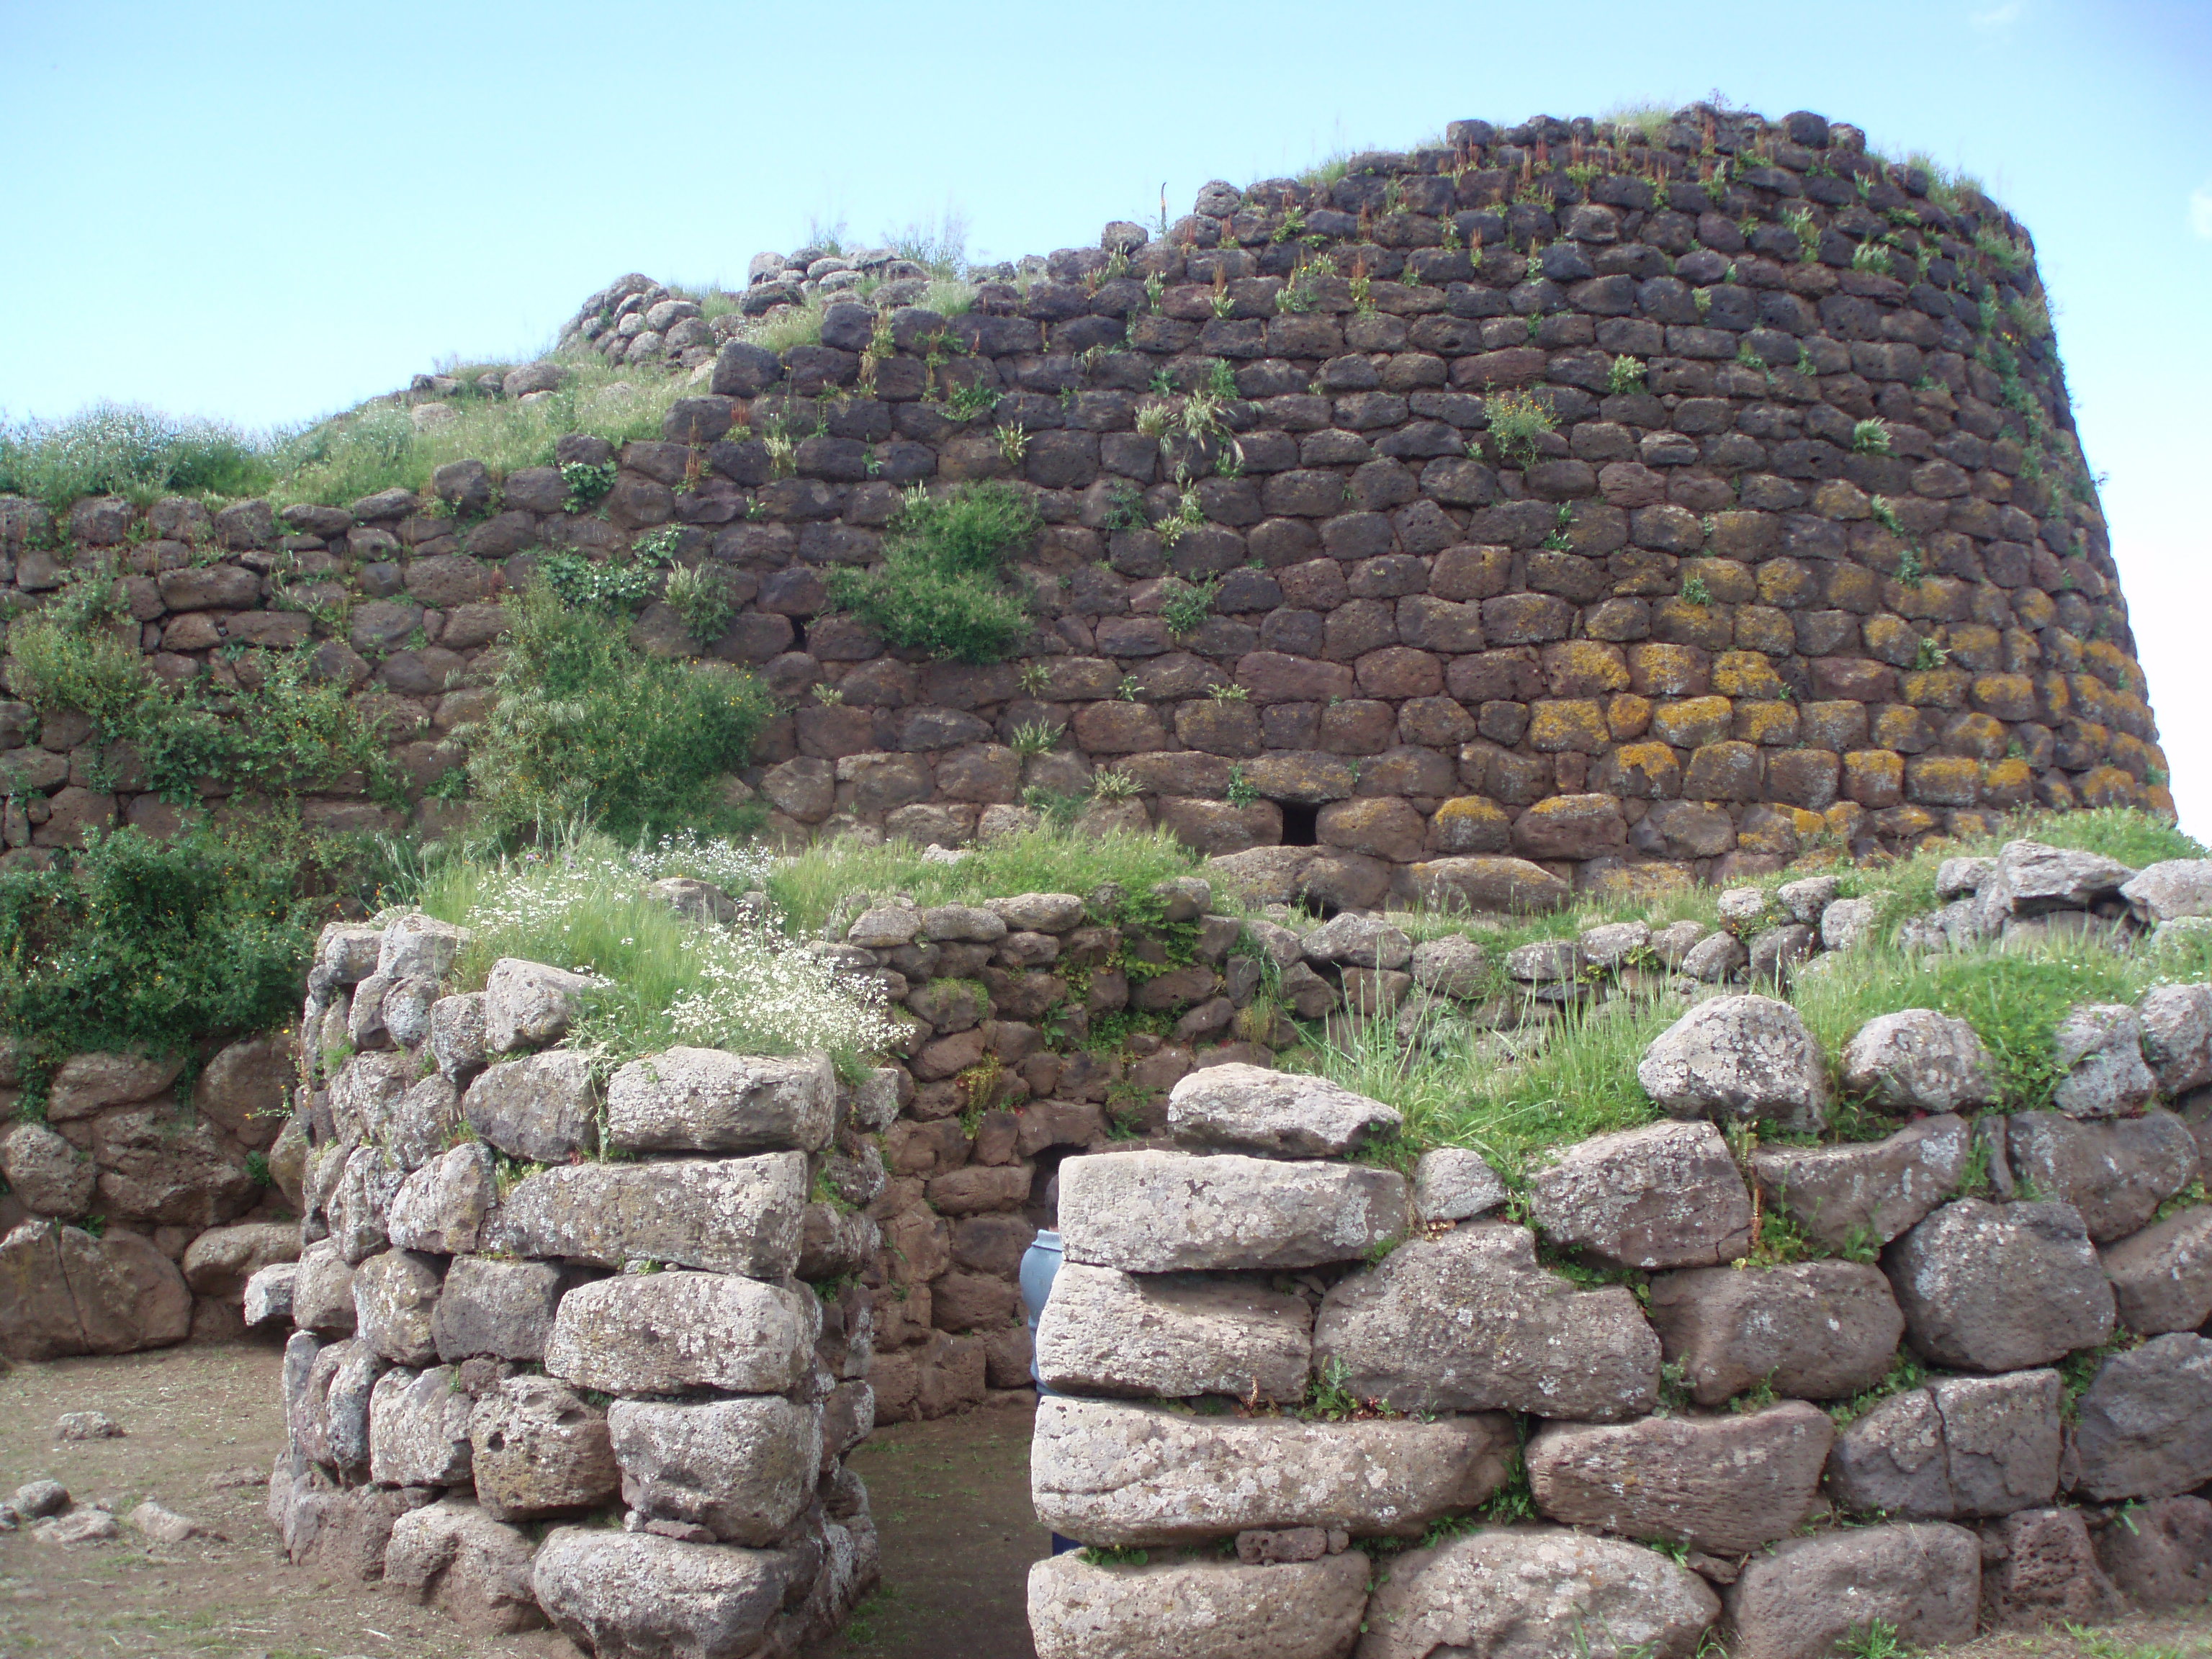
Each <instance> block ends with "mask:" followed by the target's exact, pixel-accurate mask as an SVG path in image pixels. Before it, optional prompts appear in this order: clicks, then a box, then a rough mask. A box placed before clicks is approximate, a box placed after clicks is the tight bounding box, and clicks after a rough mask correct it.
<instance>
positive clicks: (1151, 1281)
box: [1036, 1262, 1313, 1401]
mask: <svg viewBox="0 0 2212 1659" xmlns="http://www.w3.org/2000/svg"><path fill="white" fill-rule="evenodd" d="M1312 1352H1313V1310H1312V1309H1311V1308H1310V1306H1309V1305H1308V1304H1307V1303H1306V1301H1305V1299H1304V1297H1297V1296H1291V1295H1286V1294H1285V1293H1283V1292H1281V1291H1273V1290H1269V1289H1268V1288H1267V1287H1266V1286H1265V1285H1261V1284H1256V1283H1255V1282H1253V1281H1252V1280H1249V1279H1206V1278H1200V1277H1198V1276H1195V1275H1184V1274H1170V1275H1160V1276H1153V1275H1146V1276H1144V1277H1139V1276H1138V1275H1136V1274H1133V1273H1122V1272H1121V1271H1120V1270H1119V1269H1117V1268H1114V1267H1085V1266H1084V1265H1083V1264H1082V1263H1080V1262H1069V1263H1067V1264H1066V1266H1064V1267H1061V1268H1060V1274H1059V1277H1058V1278H1056V1279H1054V1280H1053V1285H1052V1297H1051V1299H1050V1300H1049V1301H1048V1302H1047V1303H1046V1304H1045V1306H1044V1312H1043V1314H1042V1316H1041V1317H1040V1318H1039V1319H1038V1321H1037V1328H1036V1365H1037V1373H1038V1375H1039V1376H1042V1378H1043V1380H1044V1383H1045V1384H1046V1386H1047V1387H1048V1388H1054V1389H1075V1390H1077V1391H1079V1392H1083V1393H1097V1394H1115V1395H1162V1396H1165V1397H1169V1398H1175V1397H1179V1396H1187V1395H1206V1394H1222V1395H1237V1396H1238V1397H1240V1398H1256V1399H1260V1400H1275V1401H1295V1400H1297V1399H1298V1398H1299V1397H1301V1396H1302V1395H1304V1392H1305V1386H1306V1376H1307V1370H1308V1366H1309V1364H1310V1361H1311V1358H1312Z"/></svg>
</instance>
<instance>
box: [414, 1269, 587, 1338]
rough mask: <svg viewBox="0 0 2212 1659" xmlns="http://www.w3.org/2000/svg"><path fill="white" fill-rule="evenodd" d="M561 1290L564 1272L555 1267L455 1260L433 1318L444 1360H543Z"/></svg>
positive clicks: (433, 1332) (433, 1333) (434, 1335)
mask: <svg viewBox="0 0 2212 1659" xmlns="http://www.w3.org/2000/svg"><path fill="white" fill-rule="evenodd" d="M561 1290H562V1270H561V1269H560V1268H558V1267H555V1266H554V1265H553V1264H552V1263H551V1262H550V1261H495V1260H494V1259H492V1258H490V1257H488V1256H480V1255H457V1256H455V1257H454V1258H453V1261H452V1263H451V1265H449V1266H448V1267H447V1269H446V1281H445V1285H444V1286H443V1288H442V1289H441V1291H439V1293H438V1305H437V1306H436V1307H435V1309H434V1310H431V1314H430V1340H431V1341H432V1342H434V1343H435V1344H436V1346H437V1349H438V1358H441V1359H442V1360H446V1361H447V1362H448V1363H451V1362H453V1361H455V1360H461V1359H468V1358H474V1357H476V1356H477V1355H489V1357H491V1358H497V1359H518V1360H524V1361H528V1360H533V1359H543V1358H544V1357H545V1340H546V1339H547V1338H548V1337H549V1336H550V1335H551V1334H553V1311H554V1310H555V1309H556V1308H557V1307H558V1306H559V1305H560V1303H561Z"/></svg>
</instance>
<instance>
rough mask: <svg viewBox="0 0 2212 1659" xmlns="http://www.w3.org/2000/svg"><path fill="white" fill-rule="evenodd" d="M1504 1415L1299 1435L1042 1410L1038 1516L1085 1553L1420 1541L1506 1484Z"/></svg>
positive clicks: (1318, 1426)
mask: <svg viewBox="0 0 2212 1659" xmlns="http://www.w3.org/2000/svg"><path fill="white" fill-rule="evenodd" d="M1513 1445H1514V1437H1513V1429H1512V1425H1511V1423H1510V1420H1509V1419H1506V1418H1504V1417H1502V1416H1498V1415H1495V1414H1487V1413H1486V1414H1484V1415H1481V1416H1474V1417H1455V1418H1443V1419H1438V1420H1437V1421H1435V1422H1427V1423H1425V1422H1420V1421H1419V1420H1416V1419H1395V1420H1390V1421H1353V1422H1345V1423H1304V1422H1299V1421H1297V1419H1291V1418H1279V1417H1277V1418H1250V1419H1239V1418H1234V1417H1190V1416H1185V1415H1182V1414H1181V1413H1176V1412H1170V1411H1164V1410H1161V1409H1160V1408H1158V1407H1152V1406H1139V1405H1133V1404H1127V1403H1124V1402H1122V1401H1109V1400H1079V1399H1077V1398H1074V1397H1073V1396H1072V1395H1048V1396H1046V1397H1045V1398H1044V1399H1042V1400H1041V1401H1038V1402H1037V1416H1036V1437H1035V1439H1034V1441H1033V1442H1032V1443H1031V1446H1030V1496H1031V1498H1032V1499H1033V1500H1034V1501H1035V1503H1036V1512H1037V1517H1038V1518H1039V1519H1040V1520H1042V1522H1044V1523H1045V1524H1046V1525H1047V1526H1049V1527H1050V1528H1052V1529H1053V1530H1054V1532H1058V1533H1062V1534H1066V1536H1068V1537H1070V1538H1079V1539H1081V1540H1083V1541H1085V1543H1091V1544H1114V1545H1150V1544H1176V1543H1192V1542H1198V1541H1203V1540H1206V1539H1209V1538H1221V1537H1227V1536H1229V1535H1231V1534H1235V1533H1237V1532H1241V1531H1243V1530H1244V1529H1245V1528H1253V1527H1288V1526H1320V1527H1341V1528H1346V1529H1347V1530H1348V1531H1350V1532H1352V1534H1355V1535H1358V1536H1362V1537H1368V1536H1376V1535H1386V1536H1391V1537H1417V1536H1419V1534H1420V1532H1421V1530H1422V1528H1425V1527H1426V1526H1427V1525H1428V1523H1429V1522H1431V1521H1432V1520H1434V1519H1435V1518H1436V1517H1437V1516H1440V1515H1444V1514H1449V1513H1452V1512H1454V1511H1456V1510H1465V1509H1469V1508H1472V1507H1473V1506H1474V1505H1475V1504H1480V1503H1481V1502H1482V1501H1483V1499H1484V1498H1487V1497H1488V1496H1489V1495H1490V1494H1491V1493H1492V1492H1494V1491H1496V1490H1497V1489H1498V1486H1499V1485H1500V1484H1501V1483H1502V1482H1503V1481H1504V1478H1505V1472H1506V1467H1507V1460H1508V1456H1509V1455H1510V1452H1511V1451H1512V1449H1513Z"/></svg>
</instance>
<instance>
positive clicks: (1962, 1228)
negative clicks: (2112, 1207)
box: [1882, 1198, 2113, 1371]
mask: <svg viewBox="0 0 2212 1659" xmlns="http://www.w3.org/2000/svg"><path fill="white" fill-rule="evenodd" d="M1882 1265H1883V1269H1884V1271H1885V1272H1887V1273H1888V1275H1889V1283H1890V1288H1891V1289H1892V1290H1893V1291H1895V1292H1896V1293H1897V1304H1898V1306H1899V1308H1901V1309H1902V1310H1904V1312H1905V1334H1906V1338H1907V1340H1909V1341H1910V1342H1911V1345H1912V1346H1913V1347H1914V1348H1915V1349H1917V1351H1918V1352H1920V1353H1921V1354H1923V1356H1924V1357H1926V1358H1929V1359H1931V1360H1933V1361H1935V1362H1936V1364H1942V1365H1955V1366H1958V1367H1960V1368H1961V1369H1962V1370H1976V1371H2011V1370H2023V1369H2025V1368H2026V1367H2028V1366H2031V1365H2046V1364H2050V1363H2051V1361H2052V1360H2054V1359H2058V1358H2063V1356H2065V1355H2067V1354H2069V1353H2071V1352H2073V1351H2074V1350H2075V1349H2076V1348H2093V1347H2095V1346H2097V1345H2098V1344H2099V1343H2100V1342H2102V1341H2103V1340H2105V1339H2106V1337H2108V1336H2110V1335H2111V1334H2112V1321H2113V1310H2112V1285H2110V1284H2108V1283H2107V1282H2106V1279H2105V1273H2104V1269H2103V1268H2102V1267H2100V1266H2099V1265H2098V1261H2097V1252H2096V1249H2095V1248H2094V1247H2093V1245H2091V1243H2089V1236H2088V1233H2087V1231H2085V1230H2084V1229H2083V1227H2082V1225H2081V1217H2080V1216H2079V1215H2078V1214H2077V1213H2076V1212H2075V1210H2074V1208H2073V1206H2070V1205H2066V1204H2006V1205H1996V1204H1990V1203H1985V1202H1984V1201H1983V1200H1980V1199H1978V1198H1966V1199H1960V1200H1958V1201H1957V1202H1955V1203H1952V1204H1947V1205H1945V1206H1943V1207H1942V1209H1940V1210H1938V1211H1936V1212H1935V1213H1934V1214H1933V1215H1931V1216H1929V1218H1927V1219H1926V1220H1925V1221H1923V1222H1921V1223H1920V1224H1919V1225H1917V1226H1916V1227H1915V1228H1913V1230H1912V1231H1911V1232H1909V1233H1907V1234H1905V1237H1903V1238H1901V1239H1899V1241H1898V1242H1897V1243H1895V1244H1893V1246H1891V1248H1890V1249H1889V1251H1888V1252H1887V1255H1886V1256H1885V1257H1884V1260H1883V1263H1882Z"/></svg>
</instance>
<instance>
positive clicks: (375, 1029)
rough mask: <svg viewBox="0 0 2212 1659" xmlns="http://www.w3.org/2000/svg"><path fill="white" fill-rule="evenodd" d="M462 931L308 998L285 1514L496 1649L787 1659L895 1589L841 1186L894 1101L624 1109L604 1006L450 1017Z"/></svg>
mask: <svg viewBox="0 0 2212 1659" xmlns="http://www.w3.org/2000/svg"><path fill="white" fill-rule="evenodd" d="M465 942H466V936H465V933H462V932H461V930H459V929H457V928H454V927H449V926H447V925H446V924H443V923H440V922H436V921H431V920H429V919H428V918H426V917H422V916H419V915H410V916H404V917H401V918H399V919H398V920H396V921H391V922H390V923H389V924H388V925H386V926H383V927H348V926H335V925H334V926H332V927H330V928H328V929H327V930H325V933H324V935H323V938H322V940H321V944H320V946H319V952H318V956H317V960H316V963H315V966H314V968H313V970H312V972H311V974H310V975H309V980H308V995H307V1004H306V1006H305V1008H304V1010H303V1012H302V1021H301V1048H302V1052H303V1053H305V1054H308V1055H309V1056H310V1057H311V1059H310V1062H309V1066H308V1071H309V1073H310V1074H311V1077H312V1081H313V1087H312V1089H311V1090H310V1091H307V1094H306V1097H305V1103H304V1105H303V1109H302V1112H301V1116H302V1119H303V1121H304V1123H305V1126H306V1131H307V1133H306V1139H307V1142H308V1144H309V1148H310V1150H309V1152H308V1153H307V1160H306V1192H305V1200H306V1212H305V1220H304V1221H303V1222H302V1224H301V1226H300V1228H299V1230H298V1237H299V1238H300V1239H301V1241H302V1242H303V1243H304V1245H305V1248H304V1249H302V1250H301V1253H300V1255H299V1260H298V1261H296V1262H294V1263H289V1264H286V1265H280V1266H273V1267H269V1268H267V1269H265V1270H264V1272H262V1273H258V1274H257V1275H256V1276H255V1277H254V1279H252V1281H251V1282H250V1284H249V1285H248V1286H247V1288H246V1304H247V1309H248V1313H249V1316H252V1317H253V1318H255V1319H256V1320H257V1321H260V1320H289V1322H292V1323H293V1324H294V1325H295V1326H296V1327H297V1329H296V1332H295V1334H293V1335H292V1337H291V1339H290V1340H289V1344H288V1345H287V1346H286V1348H285V1353H284V1372H283V1389H284V1409H285V1416H286V1421H287V1424H288V1425H289V1431H290V1437H291V1439H290V1446H289V1449H288V1450H287V1452H286V1453H285V1454H284V1455H282V1456H280V1457H279V1459H278V1460H277V1464H276V1468H275V1470H274V1471H273V1472H272V1474H271V1477H270V1505H269V1507H270V1518H271V1520H272V1521H273V1522H275V1523H276V1526H277V1527H278V1528H279V1529H280V1530H281V1531H282V1533H283V1539H284V1546H285V1548H286V1550H287V1552H288V1553H289V1555H290V1557H291V1558H292V1559H294V1560H295V1561H298V1562H313V1563H315V1564H317V1565H319V1566H321V1567H322V1568H323V1569H325V1571H340V1572H346V1573H350V1574H356V1575H358V1576H359V1577H363V1578H382V1579H384V1580H385V1581H386V1582H387V1583H392V1584H394V1585H396V1586H398V1587H399V1588H400V1589H403V1590H405V1591H409V1592H411V1593H413V1594H414V1595H417V1596H418V1597H419V1598H421V1599H422V1601H425V1602H428V1603H433V1604H435V1605H437V1606H439V1607H442V1608H443V1609H445V1610H446V1611H447V1612H448V1613H451V1614H452V1615H453V1617H454V1618H455V1619H456V1620H459V1622H460V1623H462V1624H463V1625H464V1626H466V1627H468V1628H470V1629H471V1630H473V1631H476V1632H483V1633H491V1632H510V1631H518V1630H526V1629H530V1628H533V1627H538V1626H544V1625H547V1624H549V1623H550V1624H551V1625H553V1626H556V1627H558V1628H559V1629H560V1630H562V1632H566V1633H567V1634H568V1635H569V1636H570V1637H572V1638H574V1639H575V1640H576V1641H577V1642H578V1644H580V1645H581V1646H582V1647H583V1648H584V1649H585V1650H586V1651H590V1652H596V1653H600V1654H617V1653H635V1654H647V1653H668V1652H682V1653H698V1654H727V1655H732V1656H735V1655H738V1654H756V1653H758V1654H785V1653H793V1652H796V1651H798V1650H799V1649H801V1648H802V1647H804V1646H805V1644H807V1643H809V1642H811V1641H812V1640H814V1639H815V1638H818V1637H820V1636H822V1635H824V1634H826V1633H828V1632H829V1631H831V1630H833V1629H834V1628H835V1627H836V1626H837V1625H838V1624H840V1623H841V1622H842V1620H843V1619H844V1617H845V1615H846V1613H848V1612H849V1611H850V1610H851V1608H852V1607H853V1605H854V1602H855V1601H857V1600H858V1599H859V1598H860V1596H861V1595H864V1594H865V1593H866V1591H867V1590H868V1589H870V1588H871V1587H872V1585H873V1583H874V1582H875V1578H876V1572H877V1565H876V1559H877V1558H876V1539H875V1530H874V1526H873V1523H872V1521H871V1520H870V1518H869V1515H868V1504H867V1491H866V1487H865V1486H862V1484H861V1483H860V1480H859V1479H858V1478H857V1477H856V1476H854V1474H851V1473H850V1472H849V1471H848V1469H847V1468H845V1465H844V1462H843V1459H844V1457H845V1455H846V1454H847V1453H848V1452H850V1451H851V1450H852V1449H853V1448H854V1446H855V1445H857V1444H859V1443H860V1441H861V1440H863V1439H864V1438H866V1436H867V1434H868V1433H869V1431H870V1430H871V1429H872V1426H873V1425H874V1420H875V1417H874V1408H873V1395H872V1391H871V1389H870V1387H869V1384H868V1382H867V1380H866V1377H867V1373H868V1365H869V1356H870V1347H871V1316H870V1311H869V1304H868V1297H867V1296H866V1292H865V1291H861V1290H860V1289H859V1288H858V1287H857V1286H856V1285H854V1284H852V1282H851V1280H852V1279H853V1277H854V1275H855V1274H856V1273H857V1272H858V1270H859V1269H860V1267H861V1266H862V1264H863V1263H864V1262H865V1261H866V1260H868V1259H869V1258H870V1257H871V1256H872V1255H873V1253H874V1250H875V1248H876V1230H875V1227H874V1225H873V1224H872V1222H871V1221H869V1220H868V1219H867V1218H866V1217H865V1216H864V1215H861V1214H860V1213H859V1212H858V1211H857V1209H856V1208H855V1206H854V1200H853V1199H852V1198H849V1197H848V1196H847V1195H846V1194H848V1193H849V1192H854V1191H855V1190H856V1188H854V1182H857V1181H859V1180H860V1178H861V1175H862V1170H863V1166H864V1164H866V1163H868V1162H871V1161H872V1136H873V1135H874V1134H876V1133H880V1131H881V1130H882V1129H883V1128H884V1127H886V1126H887V1124H888V1121H889V1113H890V1110H891V1109H893V1107H894V1104H895V1103H894V1101H893V1097H892V1091H891V1089H890V1078H889V1076H888V1074H882V1073H879V1074H878V1075H877V1076H876V1077H875V1078H873V1079H871V1080H870V1081H869V1082H867V1083H866V1084H864V1085H862V1086H861V1087H860V1088H859V1089H857V1090H856V1089H854V1088H851V1087H848V1086H845V1085H842V1084H841V1083H840V1082H839V1081H838V1079H837V1077H836V1073H835V1071H834V1070H833V1068H832V1066H831V1065H830V1063H829V1060H828V1059H827V1058H826V1057H824V1056H822V1055H814V1056H811V1057H804V1058H800V1059H796V1060H766V1059H752V1058H745V1057H741V1056H738V1055H734V1054H726V1053H723V1052H721V1051H720V1050H710V1049H696V1048H672V1049H670V1050H668V1051H666V1052H665V1053H662V1054H654V1055H651V1056H648V1057H647V1058H645V1059H642V1060H635V1061H632V1062H630V1063H629V1064H628V1065H625V1066H622V1067H621V1068H619V1069H618V1070H617V1071H616V1072H615V1073H613V1075H612V1077H611V1079H608V1081H607V1083H606V1085H605V1089H604V1091H602V1090H601V1089H600V1087H599V1085H598V1084H597V1083H596V1082H595V1081H594V1079H593V1076H592V1070H591V1067H590V1065H589V1064H588V1062H587V1060H586V1056H585V1055H584V1054H582V1053H580V1052H579V1051H577V1050H575V1049H574V1048H563V1047H562V1046H560V1045H561V1043H562V1039H563V1038H564V1037H565V1036H567V1035H568V1029H569V1025H570V1023H571V1021H572V1020H573V1019H574V1018H575V1017H576V1015H577V1013H578V1012H579V1011H580V1006H581V1003H580V996H581V994H582V993H584V992H585V991H586V989H587V988H588V981H585V980H583V979H581V978H580V977H579V976H578V975H574V974H572V973H569V972H568V971H566V970H564V969H558V968H554V967H549V966H547V965H544V964H542V963H530V962H522V961H517V960H505V961H501V962H500V963H497V964H495V967H494V968H493V969H492V970H491V973H490V975H489V981H488V983H487V985H486V988H485V989H483V990H482V991H477V992H471V993H466V994H443V993H444V987H445V986H446V983H447V981H448V980H449V977H450V975H451V973H452V969H453V963H454V960H455V957H456V953H457V951H459V948H460V947H461V946H462V945H464V944H465ZM876 1167H877V1168H878V1170H880V1165H879V1164H878V1165H876ZM879 1179H880V1176H879V1175H878V1180H879ZM866 1195H867V1194H866V1193H865V1192H864V1191H863V1192H860V1194H859V1196H860V1197H861V1198H863V1199H865V1197H866Z"/></svg>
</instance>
